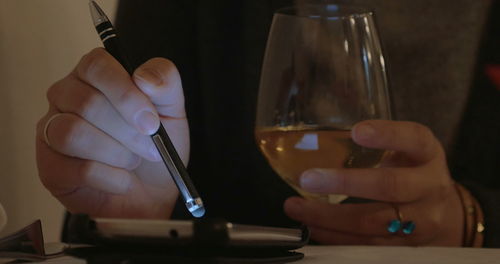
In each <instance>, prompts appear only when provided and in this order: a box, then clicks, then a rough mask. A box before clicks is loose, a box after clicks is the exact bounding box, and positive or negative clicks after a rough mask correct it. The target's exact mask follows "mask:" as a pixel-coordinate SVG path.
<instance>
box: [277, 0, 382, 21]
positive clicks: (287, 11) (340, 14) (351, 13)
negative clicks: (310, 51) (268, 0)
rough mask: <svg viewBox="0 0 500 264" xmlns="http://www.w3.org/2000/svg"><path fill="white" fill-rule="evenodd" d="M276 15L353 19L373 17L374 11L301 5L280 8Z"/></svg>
mask: <svg viewBox="0 0 500 264" xmlns="http://www.w3.org/2000/svg"><path fill="white" fill-rule="evenodd" d="M298 11H301V12H302V13H299V12H298ZM275 14H278V15H286V16H295V17H303V18H311V19H319V18H327V19H351V18H360V17H366V16H372V15H373V10H370V9H367V8H365V7H362V6H357V5H339V4H307V5H301V6H300V7H298V6H292V7H284V8H280V9H278V10H276V12H275Z"/></svg>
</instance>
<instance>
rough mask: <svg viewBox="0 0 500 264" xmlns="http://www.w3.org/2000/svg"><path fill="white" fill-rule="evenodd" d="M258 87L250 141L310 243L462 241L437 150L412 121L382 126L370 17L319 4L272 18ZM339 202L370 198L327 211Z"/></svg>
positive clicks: (380, 62)
mask: <svg viewBox="0 0 500 264" xmlns="http://www.w3.org/2000/svg"><path fill="white" fill-rule="evenodd" d="M260 89H261V90H260V93H259V103H258V114H257V127H256V137H257V142H258V144H259V146H260V148H261V150H262V151H263V153H264V155H265V156H266V158H267V159H268V161H269V162H270V164H271V166H272V167H273V168H274V169H275V171H276V172H277V173H278V174H279V175H280V176H281V177H282V178H284V179H285V181H287V182H288V183H289V184H290V185H291V186H292V187H294V188H295V189H296V190H297V191H298V192H299V193H300V194H301V195H302V196H304V197H305V199H304V198H300V197H292V198H289V199H288V200H287V201H286V202H285V205H284V209H285V212H286V213H287V214H288V215H289V216H290V217H291V218H292V219H295V220H297V221H300V222H302V223H304V224H305V225H307V226H308V227H309V228H310V230H311V237H312V239H313V240H315V241H317V242H320V243H326V244H343V245H345V244H370V245H372V244H373V245H446V246H460V245H461V244H462V241H463V240H462V239H463V227H464V222H463V219H464V213H463V211H462V205H461V200H460V198H459V195H458V193H457V191H456V189H455V183H454V182H453V180H452V179H451V177H450V175H449V172H448V168H447V165H446V157H445V154H444V151H443V149H442V147H441V145H440V144H439V142H438V140H437V139H436V138H435V137H434V135H433V134H432V132H431V131H430V130H429V129H428V128H426V127H425V126H423V125H420V124H417V123H413V122H400V121H390V119H391V113H390V110H389V109H390V107H389V101H390V100H389V98H388V92H387V90H388V89H387V79H386V73H385V61H384V58H383V56H382V53H381V49H380V43H379V39H378V35H377V29H376V27H375V23H374V19H373V14H372V13H370V12H362V11H361V12H360V11H359V10H353V9H350V8H343V7H339V6H329V5H321V6H312V7H306V8H302V9H289V10H283V11H280V12H278V13H277V14H276V15H275V18H274V21H273V26H272V28H271V33H270V38H269V42H268V47H267V52H266V57H265V62H264V67H263V72H262V81H261V87H260ZM374 119H377V120H374ZM384 119H385V120H384ZM389 151H390V154H388V152H389ZM339 195H343V196H339ZM346 196H352V197H359V198H365V199H369V200H373V202H369V203H358V204H345V203H344V204H336V203H338V202H339V201H341V200H342V199H344V198H345V197H346ZM325 201H329V203H327V202H325ZM393 224H399V225H393Z"/></svg>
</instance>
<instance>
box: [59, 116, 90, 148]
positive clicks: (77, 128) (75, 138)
mask: <svg viewBox="0 0 500 264" xmlns="http://www.w3.org/2000/svg"><path fill="white" fill-rule="evenodd" d="M60 119H61V120H54V121H53V122H54V124H51V126H54V128H55V129H56V130H57V131H58V133H59V135H57V136H55V137H54V140H53V142H54V143H55V144H56V145H59V146H60V147H61V148H62V149H63V150H69V149H73V148H74V146H77V145H78V144H79V142H81V141H82V138H83V137H84V133H83V129H82V122H80V121H79V120H78V119H76V118H70V117H66V118H60Z"/></svg>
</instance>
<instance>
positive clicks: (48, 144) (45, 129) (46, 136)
mask: <svg viewBox="0 0 500 264" xmlns="http://www.w3.org/2000/svg"><path fill="white" fill-rule="evenodd" d="M60 115H62V113H57V114H55V115H53V116H51V117H50V118H49V120H47V122H45V127H44V128H43V139H44V140H45V144H47V146H49V147H50V141H49V136H48V134H47V133H48V130H49V126H50V123H51V122H52V121H53V120H54V119H55V118H56V117H58V116H60Z"/></svg>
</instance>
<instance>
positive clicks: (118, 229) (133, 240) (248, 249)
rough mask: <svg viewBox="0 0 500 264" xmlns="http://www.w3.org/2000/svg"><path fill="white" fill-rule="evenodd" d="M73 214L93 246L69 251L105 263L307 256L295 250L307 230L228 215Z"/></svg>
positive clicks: (278, 260)
mask: <svg viewBox="0 0 500 264" xmlns="http://www.w3.org/2000/svg"><path fill="white" fill-rule="evenodd" d="M73 217H74V220H73V223H71V221H70V230H71V229H72V230H73V232H75V231H76V232H78V233H79V236H80V237H84V238H85V240H86V241H87V242H88V243H89V244H91V245H94V246H93V247H89V248H82V249H72V250H69V251H68V252H67V253H69V254H71V255H74V256H78V257H82V258H85V259H87V260H89V259H90V258H92V259H98V260H99V261H101V260H102V261H106V262H102V263H122V262H120V261H128V262H127V263H143V262H144V261H146V262H148V261H153V262H154V261H168V262H169V263H248V261H250V262H251V263H253V262H258V263H285V262H291V261H295V260H299V259H301V258H303V254H302V253H299V252H296V251H295V249H299V248H301V247H302V246H304V245H305V244H307V242H308V238H309V234H308V231H307V229H306V228H283V227H268V226H256V225H243V224H236V223H231V222H227V221H225V220H223V219H211V218H207V219H194V220H133V219H110V218H95V219H91V218H89V217H87V216H82V215H80V216H73ZM71 226H73V227H71ZM75 228H76V229H75ZM177 261H178V262H177ZM207 261H208V262H207ZM96 263H101V262H96ZM144 263H145V262H144Z"/></svg>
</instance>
